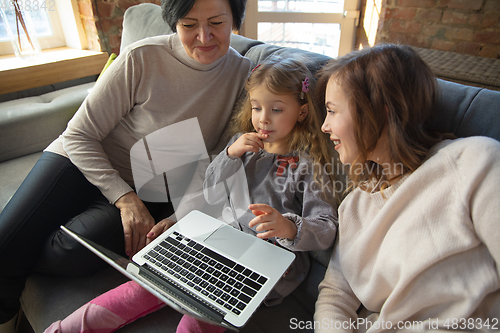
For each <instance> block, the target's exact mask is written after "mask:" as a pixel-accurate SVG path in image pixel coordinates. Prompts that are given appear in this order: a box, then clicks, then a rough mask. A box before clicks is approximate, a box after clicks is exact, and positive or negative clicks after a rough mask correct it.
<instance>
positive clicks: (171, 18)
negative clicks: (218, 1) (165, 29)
mask: <svg viewBox="0 0 500 333" xmlns="http://www.w3.org/2000/svg"><path fill="white" fill-rule="evenodd" d="M226 1H228V2H229V6H230V7H231V13H232V15H233V26H234V28H236V30H239V29H240V28H241V24H242V23H243V18H244V17H245V9H246V5H247V0H226ZM195 2H196V0H162V3H161V9H162V16H163V20H164V21H165V22H166V23H167V24H168V25H169V27H170V29H172V31H173V32H177V27H176V26H177V21H179V20H180V19H181V18H183V17H185V16H186V15H187V14H188V13H189V11H190V10H191V8H193V6H194V4H195Z"/></svg>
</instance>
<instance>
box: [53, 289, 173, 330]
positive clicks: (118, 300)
mask: <svg viewBox="0 0 500 333" xmlns="http://www.w3.org/2000/svg"><path fill="white" fill-rule="evenodd" d="M164 306H165V303H163V302H162V301H160V300H159V299H158V298H156V297H155V296H153V295H152V294H151V293H149V292H148V291H147V290H145V289H143V288H142V287H141V286H139V285H138V284H137V283H135V282H134V281H129V282H127V283H124V284H122V285H120V286H118V287H116V288H115V289H112V290H110V291H108V292H106V293H104V294H102V295H100V296H98V297H96V298H94V299H93V300H92V301H90V302H89V303H87V304H85V305H83V306H82V307H81V308H79V309H78V310H76V311H75V312H73V313H72V314H70V315H69V316H68V317H66V318H65V319H63V320H59V321H57V322H55V323H53V324H52V325H51V326H50V327H48V328H47V329H46V330H45V332H44V333H56V332H57V333H65V332H67V333H76V332H92V331H99V332H100V333H106V332H114V331H116V330H117V329H119V328H120V327H122V326H124V325H127V324H128V323H130V322H132V321H134V320H136V319H138V318H140V317H143V316H145V315H147V314H148V313H151V312H154V311H156V310H158V309H160V308H162V307H164Z"/></svg>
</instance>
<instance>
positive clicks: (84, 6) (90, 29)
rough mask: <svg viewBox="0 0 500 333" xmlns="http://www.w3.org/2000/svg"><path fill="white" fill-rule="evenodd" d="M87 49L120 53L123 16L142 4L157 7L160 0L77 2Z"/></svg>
mask: <svg viewBox="0 0 500 333" xmlns="http://www.w3.org/2000/svg"><path fill="white" fill-rule="evenodd" d="M77 1H78V7H79V10H80V17H81V19H82V24H83V27H84V30H85V33H86V35H87V41H88V44H89V49H91V50H95V51H106V52H108V53H116V54H118V53H119V52H120V40H121V33H122V22H123V14H124V13H125V10H126V9H127V8H129V7H130V6H134V5H137V4H140V3H143V2H149V3H154V4H157V5H159V4H160V2H161V0H77Z"/></svg>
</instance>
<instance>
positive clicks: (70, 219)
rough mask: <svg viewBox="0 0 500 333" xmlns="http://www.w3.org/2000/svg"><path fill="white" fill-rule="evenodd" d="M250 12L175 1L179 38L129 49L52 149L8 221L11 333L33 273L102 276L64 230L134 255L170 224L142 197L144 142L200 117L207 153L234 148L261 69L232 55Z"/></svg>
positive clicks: (4, 244)
mask: <svg viewBox="0 0 500 333" xmlns="http://www.w3.org/2000/svg"><path fill="white" fill-rule="evenodd" d="M245 5H246V0H169V1H165V2H164V3H163V5H162V10H163V18H164V20H165V21H166V22H167V23H168V25H169V26H170V28H171V29H172V31H174V34H171V35H164V36H157V37H151V38H147V39H144V40H141V41H139V42H137V43H134V44H132V45H130V46H129V47H127V48H126V49H125V50H124V51H123V52H122V53H121V54H120V56H119V57H118V58H117V59H116V60H115V61H114V62H113V64H112V65H111V66H110V67H109V68H108V69H107V70H106V72H105V73H104V74H103V75H102V77H101V78H100V79H99V81H98V82H97V83H96V84H95V86H94V88H93V89H92V91H91V92H90V94H89V95H88V97H87V99H86V100H85V101H84V102H83V104H82V106H81V107H80V109H79V110H78V111H77V112H76V114H75V115H74V117H73V119H71V121H70V122H69V123H68V127H67V129H66V130H65V131H64V133H63V134H62V135H61V136H60V137H59V138H58V139H56V140H55V141H54V142H53V143H52V144H50V145H49V147H47V148H46V149H45V151H44V153H43V155H42V156H41V157H40V160H39V161H38V162H37V163H36V165H35V166H34V168H33V169H32V171H31V172H30V174H29V175H28V177H27V178H26V180H25V181H24V183H23V184H22V185H21V186H20V188H19V190H18V191H17V193H16V194H15V195H14V196H13V198H12V199H11V201H10V202H9V203H8V205H7V206H6V207H5V209H4V210H3V212H2V213H1V215H0V266H1V267H4V268H5V267H8V268H9V269H2V271H1V273H0V331H1V332H3V331H4V330H5V329H8V327H9V325H13V324H14V323H15V320H16V319H15V317H16V314H17V313H18V311H19V307H20V304H19V297H20V296H21V292H22V290H23V288H24V284H25V281H26V278H27V277H28V276H29V275H30V274H31V273H32V272H33V271H43V272H46V273H47V272H48V273H53V274H59V275H79V274H83V273H89V272H92V271H94V270H96V269H97V268H98V267H99V264H100V259H98V258H97V257H95V258H94V256H93V255H92V254H91V253H90V252H88V250H86V249H84V248H82V247H79V246H75V243H74V242H73V241H72V240H70V239H68V237H67V236H65V235H63V234H62V233H61V232H60V231H59V226H60V225H61V224H63V225H66V226H69V227H70V228H71V229H72V230H75V231H77V232H78V233H80V234H83V235H84V236H86V237H87V238H90V239H92V240H94V241H96V242H97V243H102V244H105V245H106V246H107V247H108V248H110V249H112V250H114V251H117V252H119V253H123V252H125V253H126V254H127V255H129V256H132V255H133V254H134V253H136V252H137V251H138V250H140V249H141V248H142V247H144V245H145V244H146V239H147V237H146V235H147V234H148V232H149V231H150V230H151V228H152V227H153V226H154V225H155V221H159V220H162V219H163V218H165V217H167V216H168V214H169V213H168V212H167V211H166V210H165V205H164V204H163V205H158V204H151V203H147V202H143V201H141V199H140V198H139V197H138V195H137V194H136V192H134V183H133V178H132V170H131V164H130V149H131V147H132V146H133V145H134V143H136V142H137V141H139V140H141V139H142V138H144V137H146V136H147V135H148V134H150V133H152V132H154V131H156V130H158V129H161V128H163V127H165V126H168V125H171V124H174V123H177V122H180V121H183V120H187V119H190V118H193V117H197V118H198V121H199V124H200V128H201V132H202V135H203V138H204V141H205V145H206V147H207V150H208V151H209V152H212V153H216V152H217V151H218V150H219V149H220V148H222V147H224V144H225V142H223V140H220V138H221V136H222V134H223V131H224V129H225V127H226V124H227V122H228V120H229V118H230V116H231V113H232V111H233V108H234V106H235V105H236V104H237V101H238V99H239V98H240V96H241V95H242V93H243V89H244V82H245V79H246V77H247V75H248V72H249V70H250V68H251V62H250V60H249V59H247V58H244V57H242V56H241V55H239V54H238V53H237V52H236V51H235V50H234V49H232V48H231V47H230V46H229V42H230V36H231V32H232V30H233V29H239V28H240V25H241V23H242V20H243V17H244V12H245ZM222 78H223V79H222ZM219 141H221V142H219ZM168 144H169V143H168V142H165V145H168ZM171 144H172V143H171ZM170 213H171V212H170ZM162 222H163V223H165V220H163V221H162ZM43 249H46V250H45V251H44V250H43ZM12 332H13V329H12Z"/></svg>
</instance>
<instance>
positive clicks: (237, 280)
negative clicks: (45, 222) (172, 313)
mask: <svg viewBox="0 0 500 333" xmlns="http://www.w3.org/2000/svg"><path fill="white" fill-rule="evenodd" d="M61 229H62V230H64V231H65V232H66V233H68V234H69V235H70V236H72V237H73V238H75V239H76V240H77V241H78V242H80V243H81V244H82V245H84V246H85V247H87V248H88V249H89V250H91V251H92V252H94V253H95V254H96V255H98V256H99V257H100V258H102V259H103V260H105V261H106V262H107V263H109V264H110V265H111V266H113V267H114V268H115V269H117V270H118V271H120V272H121V273H122V274H124V275H125V276H127V277H128V278H130V279H131V280H134V281H136V282H137V283H138V284H140V285H141V286H142V287H143V288H145V289H147V290H148V291H149V292H151V293H152V294H154V295H155V296H156V297H158V298H159V299H161V300H162V301H163V302H165V303H166V304H168V305H169V306H171V307H172V308H174V309H176V310H177V311H179V312H180V313H183V314H187V315H189V316H191V317H194V318H197V319H199V320H202V321H205V322H209V323H212V324H216V325H219V326H223V327H226V328H229V329H232V330H236V331H237V330H238V329H239V328H241V327H242V326H243V325H244V324H245V323H246V322H247V321H248V319H249V318H250V316H251V315H252V314H253V313H254V312H255V310H256V309H257V308H258V307H259V305H260V304H261V303H262V301H263V300H264V298H265V297H266V295H267V294H268V293H269V292H270V291H271V290H272V288H273V287H274V286H275V284H276V283H277V282H278V280H279V279H280V278H281V276H282V275H283V274H284V272H285V271H286V270H287V268H288V267H289V265H290V264H291V263H292V261H293V260H294V259H295V254H293V253H292V252H290V251H288V250H285V249H283V248H280V247H278V246H276V245H273V244H270V243H268V242H266V241H264V240H261V239H259V238H257V237H255V236H252V235H249V234H245V233H244V232H242V231H239V230H237V229H235V228H233V227H231V226H229V225H227V224H225V223H223V222H221V221H220V220H217V219H215V218H213V217H210V216H208V215H206V214H204V213H201V212H199V211H196V210H195V211H192V212H190V213H189V214H187V215H186V216H185V217H184V218H182V219H181V220H179V221H178V222H177V223H176V224H174V225H173V226H172V227H171V228H169V229H168V230H167V231H165V232H164V233H163V234H161V235H160V236H158V237H157V238H156V239H155V240H154V241H153V242H151V243H150V244H148V245H147V246H146V247H144V248H143V249H142V250H141V251H140V252H138V253H137V254H136V255H134V256H133V258H132V260H129V259H126V258H124V257H122V256H120V255H118V254H116V253H113V252H111V251H109V250H107V249H105V248H103V247H102V246H99V245H98V244H95V243H94V242H92V241H90V240H88V239H85V238H84V237H82V236H80V235H78V234H76V233H74V232H72V231H71V230H69V229H67V228H65V227H64V226H61Z"/></svg>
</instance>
